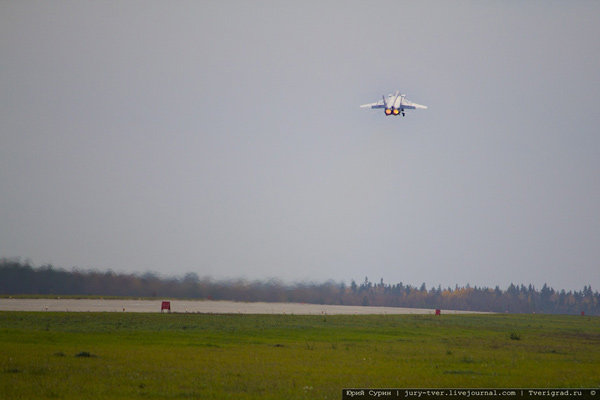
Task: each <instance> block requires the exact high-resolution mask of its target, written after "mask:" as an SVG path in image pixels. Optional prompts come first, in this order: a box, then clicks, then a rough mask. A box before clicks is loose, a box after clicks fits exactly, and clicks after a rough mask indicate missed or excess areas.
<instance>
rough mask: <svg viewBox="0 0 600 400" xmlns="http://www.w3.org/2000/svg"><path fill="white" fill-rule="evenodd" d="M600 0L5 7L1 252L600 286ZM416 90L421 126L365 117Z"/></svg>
mask: <svg viewBox="0 0 600 400" xmlns="http://www.w3.org/2000/svg"><path fill="white" fill-rule="evenodd" d="M599 20H600V2H598V1H568V2H567V1H519V2H514V1H485V2H482V1H437V2H436V1H434V2H427V1H425V2H403V1H389V2H387V1H356V2H353V1H333V0H332V1H295V2H291V1H215V2H208V1H189V2H188V1H170V2H163V1H85V2H80V1H60V0H58V1H26V0H24V1H3V2H1V3H0V257H21V259H29V260H31V262H32V263H34V264H35V265H42V264H46V263H51V264H53V265H55V266H59V267H64V268H72V267H78V268H82V269H98V270H108V269H112V270H114V271H118V272H137V273H143V272H145V271H154V272H158V273H160V274H162V275H166V276H182V275H183V274H185V273H186V272H195V273H197V274H198V275H199V276H201V277H202V276H211V277H213V278H215V279H225V278H246V279H252V280H253V279H267V278H278V279H282V280H283V281H285V282H290V283H291V282H296V281H303V280H311V281H316V282H321V281H325V280H328V279H333V280H335V281H345V282H346V283H349V282H350V280H351V279H354V280H356V281H358V282H362V281H363V280H364V278H365V276H367V277H368V278H369V279H370V280H371V281H376V282H378V281H379V280H380V279H381V278H383V279H384V281H385V282H388V283H397V282H404V283H405V284H411V285H415V286H419V285H420V284H421V283H423V282H426V284H427V287H428V288H429V287H432V286H436V287H437V286H438V285H442V287H444V288H445V287H448V286H451V287H454V286H455V285H456V284H458V285H459V286H463V285H466V284H467V283H469V284H470V285H471V286H473V285H477V286H488V287H494V286H496V285H500V287H501V288H506V287H507V286H508V285H509V284H510V283H511V282H513V283H515V284H521V283H523V284H526V285H528V284H533V285H535V286H536V287H538V288H540V287H541V286H542V285H543V284H544V283H548V284H549V285H550V286H552V287H554V288H555V289H566V290H581V289H583V286H584V285H592V288H593V289H595V290H598V289H600V207H599V205H600V174H599V172H600V135H599V134H600V132H599V127H600V113H599V112H598V104H599V102H600V51H599V40H598V38H600V24H599V23H598V21H599ZM395 90H401V91H402V92H403V93H406V94H407V98H408V99H409V100H412V101H414V102H416V103H419V104H425V105H427V106H429V109H428V110H415V111H412V112H408V113H407V116H406V117H405V118H402V117H385V116H384V115H383V112H382V111H381V110H365V109H360V108H359V107H358V106H359V105H360V104H364V103H370V102H374V101H377V100H378V99H380V98H381V95H382V94H388V93H391V92H394V91H395Z"/></svg>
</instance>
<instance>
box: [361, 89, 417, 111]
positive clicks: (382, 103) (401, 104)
mask: <svg viewBox="0 0 600 400" xmlns="http://www.w3.org/2000/svg"><path fill="white" fill-rule="evenodd" d="M360 107H361V108H385V115H399V114H402V116H403V117H404V116H406V114H404V110H414V109H417V108H422V109H426V108H427V106H422V105H420V104H417V103H413V102H410V101H408V100H406V95H404V94H401V93H400V92H396V94H390V95H388V97H387V98H386V97H385V96H383V100H379V101H378V102H377V103H370V104H363V105H362V106H360Z"/></svg>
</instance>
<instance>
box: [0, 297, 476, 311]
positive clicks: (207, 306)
mask: <svg viewBox="0 0 600 400" xmlns="http://www.w3.org/2000/svg"><path fill="white" fill-rule="evenodd" d="M162 301H163V300H103V299H81V300H75V299H0V310H1V311H43V312H46V311H72V312H160V308H161V303H162ZM165 301H170V303H171V312H176V313H202V314H295V315H335V314H350V315H351V314H363V315H364V314H389V315H391V314H421V315H423V314H435V310H432V309H426V308H398V307H362V306H332V305H320V304H304V303H302V304H300V303H244V302H236V301H210V300H169V299H166V300H165ZM441 312H442V314H473V313H477V314H483V313H482V312H472V311H452V310H442V311H441Z"/></svg>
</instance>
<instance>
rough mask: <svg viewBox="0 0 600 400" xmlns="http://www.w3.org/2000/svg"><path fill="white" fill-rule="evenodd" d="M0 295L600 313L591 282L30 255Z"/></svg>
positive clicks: (2, 266) (0, 272) (12, 269)
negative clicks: (199, 270)
mask: <svg viewBox="0 0 600 400" xmlns="http://www.w3.org/2000/svg"><path fill="white" fill-rule="evenodd" d="M0 295H1V296H12V295H47V296H61V295H62V296H68V295H70V296H119V297H136V298H142V297H144V298H186V299H209V300H233V301H244V302H253V301H264V302H296V303H313V304H331V305H338V304H339V305H362V306H386V307H409V308H430V309H446V310H466V311H490V312H501V313H505V312H508V313H545V314H581V313H585V315H595V316H598V315H600V305H599V303H600V293H598V291H593V290H592V287H591V285H590V286H584V288H583V290H581V291H568V292H567V291H565V290H564V289H563V290H555V289H553V288H552V287H549V286H548V285H546V284H544V286H543V287H542V288H541V289H537V288H535V287H534V286H533V285H531V284H530V285H527V286H525V285H524V284H520V285H516V284H512V283H511V284H510V285H509V286H508V288H506V289H504V290H503V289H501V288H500V287H499V286H496V287H495V288H487V287H477V286H470V285H469V284H467V285H466V286H462V287H459V286H458V285H456V286H455V287H454V288H450V287H448V288H445V289H444V288H442V287H441V286H438V287H437V288H435V287H431V288H429V289H427V286H426V284H425V283H423V284H422V285H421V286H419V287H416V286H412V285H410V284H404V283H402V282H399V283H395V284H390V283H385V282H384V281H383V279H381V280H380V281H379V282H378V283H374V282H371V281H370V280H369V278H368V277H365V279H364V281H362V282H360V283H357V282H356V281H355V280H352V281H351V283H350V285H346V284H345V283H343V282H334V281H327V282H323V283H316V282H301V283H294V284H286V283H284V282H282V281H280V280H276V279H270V280H266V281H259V280H256V281H248V280H245V279H230V280H213V279H211V278H209V277H203V278H200V277H199V276H198V275H197V274H195V273H188V274H186V275H185V276H183V277H179V278H177V277H161V276H159V275H157V274H154V273H150V272H148V273H145V274H142V275H138V274H124V273H115V272H113V271H110V270H109V271H105V272H99V271H94V270H79V269H72V270H66V269H63V268H57V267H54V266H52V265H44V266H40V267H34V266H32V265H31V264H30V263H28V262H21V261H20V260H15V259H6V258H0Z"/></svg>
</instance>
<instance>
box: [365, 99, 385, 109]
mask: <svg viewBox="0 0 600 400" xmlns="http://www.w3.org/2000/svg"><path fill="white" fill-rule="evenodd" d="M360 108H385V105H384V104H383V100H379V101H378V102H377V103H369V104H363V105H362V106H360Z"/></svg>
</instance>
